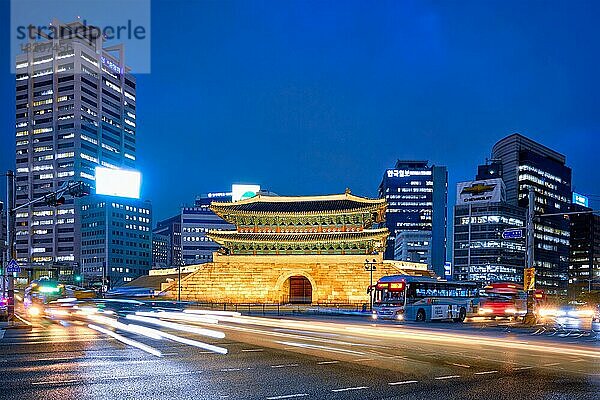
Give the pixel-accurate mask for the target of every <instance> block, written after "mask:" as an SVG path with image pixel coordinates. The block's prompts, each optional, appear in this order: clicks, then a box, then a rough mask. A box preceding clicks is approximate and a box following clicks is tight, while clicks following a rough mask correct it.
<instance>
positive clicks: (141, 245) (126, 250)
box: [80, 195, 152, 288]
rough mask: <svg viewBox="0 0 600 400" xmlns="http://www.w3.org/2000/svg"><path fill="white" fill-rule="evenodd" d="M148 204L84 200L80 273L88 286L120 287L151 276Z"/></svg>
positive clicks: (116, 199)
mask: <svg viewBox="0 0 600 400" xmlns="http://www.w3.org/2000/svg"><path fill="white" fill-rule="evenodd" d="M151 230H152V206H151V204H150V202H148V201H141V200H138V199H128V198H124V197H114V196H99V195H92V196H87V197H84V198H82V200H81V259H80V272H81V274H82V275H83V281H84V284H86V285H94V284H97V285H101V282H102V278H103V277H105V278H107V282H106V284H107V285H108V287H109V288H110V287H115V286H121V285H123V284H125V283H127V282H131V281H132V280H133V279H135V278H137V277H138V276H141V275H148V270H149V269H150V268H151V264H152V238H151V234H152V232H151Z"/></svg>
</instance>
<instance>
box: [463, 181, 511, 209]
mask: <svg viewBox="0 0 600 400" xmlns="http://www.w3.org/2000/svg"><path fill="white" fill-rule="evenodd" d="M505 199H506V188H505V186H504V181H503V180H502V179H500V178H495V179H485V180H480V181H468V182H459V183H458V184H457V185H456V204H457V205H461V204H471V203H487V202H498V201H504V200H505Z"/></svg>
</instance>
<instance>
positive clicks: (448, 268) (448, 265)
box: [444, 261, 452, 277]
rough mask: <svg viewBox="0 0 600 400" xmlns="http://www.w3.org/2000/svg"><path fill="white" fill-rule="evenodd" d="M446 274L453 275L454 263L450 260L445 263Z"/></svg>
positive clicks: (447, 275)
mask: <svg viewBox="0 0 600 400" xmlns="http://www.w3.org/2000/svg"><path fill="white" fill-rule="evenodd" d="M444 276H446V277H450V276H452V263H451V262H450V261H446V262H445V263H444Z"/></svg>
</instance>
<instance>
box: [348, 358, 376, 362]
mask: <svg viewBox="0 0 600 400" xmlns="http://www.w3.org/2000/svg"><path fill="white" fill-rule="evenodd" d="M373 360H375V359H374V358H357V359H356V360H352V361H354V362H361V361H373Z"/></svg>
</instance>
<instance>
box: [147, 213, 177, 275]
mask: <svg viewBox="0 0 600 400" xmlns="http://www.w3.org/2000/svg"><path fill="white" fill-rule="evenodd" d="M152 234H153V235H162V236H167V237H168V238H169V243H170V247H169V254H168V256H167V260H168V263H169V266H180V265H182V258H181V214H177V215H174V216H172V217H170V218H167V219H165V220H162V221H158V222H157V223H156V228H154V230H153V231H152Z"/></svg>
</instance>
